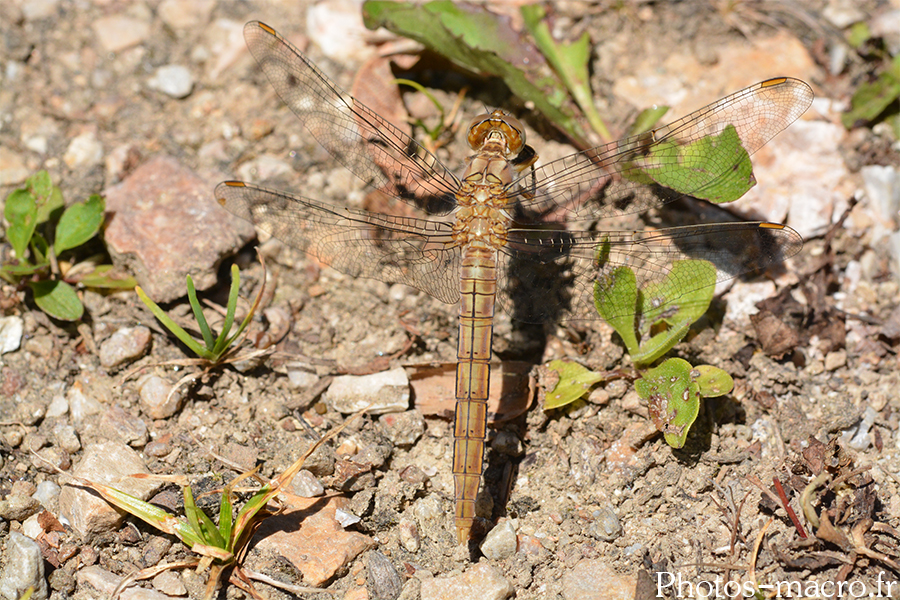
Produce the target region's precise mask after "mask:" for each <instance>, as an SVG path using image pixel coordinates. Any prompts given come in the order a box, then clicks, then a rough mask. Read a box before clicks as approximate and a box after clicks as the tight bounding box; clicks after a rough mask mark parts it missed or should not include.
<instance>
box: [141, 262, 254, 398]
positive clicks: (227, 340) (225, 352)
mask: <svg viewBox="0 0 900 600" xmlns="http://www.w3.org/2000/svg"><path fill="white" fill-rule="evenodd" d="M259 261H260V264H262V267H263V275H262V285H261V286H260V288H259V293H258V294H257V295H256V299H255V300H254V301H253V304H252V305H251V306H250V310H249V311H248V312H247V316H246V317H244V320H243V321H241V324H240V326H238V328H237V331H235V332H234V333H233V334H231V335H229V333H230V332H231V329H232V326H233V325H234V318H235V313H236V312H237V302H238V292H239V291H240V283H241V275H240V270H239V269H238V267H237V265H231V289H230V290H229V292H228V303H227V305H226V307H225V320H224V322H223V323H222V330H221V332H219V335H218V336H216V337H213V332H212V329H211V328H210V326H209V323H207V321H206V317H205V316H203V309H202V308H201V306H200V301H199V300H198V299H197V290H196V288H195V287H194V280H193V279H191V276H190V275H188V276H187V296H188V301H189V302H190V304H191V310H192V311H193V313H194V318H195V319H196V321H197V328H198V329H199V330H200V336H201V340H197V339H195V338H193V337H192V336H191V334H189V333H188V332H187V331H185V329H184V328H183V327H181V326H180V325H179V324H178V323H176V322H175V321H174V320H173V319H172V318H171V317H169V315H167V314H166V313H165V312H164V311H163V309H161V308H160V307H159V305H158V304H156V302H154V301H153V300H151V299H150V297H149V296H147V294H146V293H145V292H144V290H143V289H141V288H140V286H138V287H135V290H134V291H135V292H137V295H138V298H140V299H141V302H143V303H144V305H145V306H146V307H147V308H148V309H149V310H150V312H152V313H153V316H155V317H156V318H157V319H158V320H159V322H160V323H162V324H163V326H164V327H165V328H166V329H168V330H169V331H170V332H171V333H172V335H174V336H175V337H176V338H177V339H178V340H179V341H181V343H183V344H184V345H185V346H187V347H188V349H189V350H190V351H191V352H193V353H194V354H195V355H197V358H189V359H183V360H172V361H166V362H165V363H162V364H163V365H178V366H202V367H203V372H202V376H206V375H207V374H208V373H209V372H210V371H212V370H213V369H215V368H217V367H219V366H221V365H224V364H232V363H235V362H240V361H245V360H252V359H254V358H257V357H259V356H262V355H264V354H266V353H268V352H269V350H270V349H269V348H262V349H258V350H254V351H252V352H247V353H244V354H238V351H239V349H240V342H241V339H242V336H243V334H244V332H245V330H246V329H247V326H248V325H249V324H250V321H251V320H252V319H253V315H255V314H256V310H257V309H258V308H259V305H260V303H261V302H262V298H263V292H264V291H265V289H266V264H265V261H263V259H262V256H260V258H259ZM144 368H146V365H142V366H140V367H138V368H137V369H135V370H134V371H131V372H129V373H127V374H126V375H125V379H127V378H128V377H130V376H131V375H132V374H134V373H135V372H137V371H140V370H142V369H144ZM194 378H195V374H194V373H189V374H187V375H185V376H184V377H182V378H181V379H179V380H178V381H177V382H176V383H175V385H174V386H173V387H172V389H171V390H170V391H169V397H170V398H171V396H172V394H174V393H175V391H176V390H177V389H178V388H179V387H181V386H182V385H183V384H185V383H187V382H188V381H191V380H192V379H194Z"/></svg>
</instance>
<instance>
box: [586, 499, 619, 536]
mask: <svg viewBox="0 0 900 600" xmlns="http://www.w3.org/2000/svg"><path fill="white" fill-rule="evenodd" d="M591 516H593V517H594V522H593V523H591V524H590V525H589V526H588V533H589V534H590V535H592V536H593V537H595V538H597V539H599V540H603V541H604V542H611V541H613V540H615V539H616V538H617V537H619V536H620V535H622V524H621V523H620V522H619V516H618V515H617V514H616V511H614V510H613V508H612V507H611V506H604V507H603V508H600V509H597V510H595V511H593V513H591Z"/></svg>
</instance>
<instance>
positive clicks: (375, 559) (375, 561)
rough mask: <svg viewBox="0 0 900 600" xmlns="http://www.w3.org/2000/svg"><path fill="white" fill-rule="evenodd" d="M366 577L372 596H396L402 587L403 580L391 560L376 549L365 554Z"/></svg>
mask: <svg viewBox="0 0 900 600" xmlns="http://www.w3.org/2000/svg"><path fill="white" fill-rule="evenodd" d="M366 570H367V571H368V573H367V576H366V579H367V581H368V584H369V587H370V589H371V590H372V596H373V597H374V598H396V597H397V596H399V595H400V590H401V589H403V580H402V579H401V578H400V574H399V573H397V569H395V568H394V565H393V564H391V561H390V560H388V558H387V557H386V556H385V555H384V554H382V553H381V552H378V551H377V550H373V551H371V552H369V553H368V554H367V555H366Z"/></svg>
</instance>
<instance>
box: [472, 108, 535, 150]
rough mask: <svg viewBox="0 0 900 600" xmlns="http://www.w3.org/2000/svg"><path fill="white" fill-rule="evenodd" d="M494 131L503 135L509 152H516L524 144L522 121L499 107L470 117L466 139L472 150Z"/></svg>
mask: <svg viewBox="0 0 900 600" xmlns="http://www.w3.org/2000/svg"><path fill="white" fill-rule="evenodd" d="M494 132H496V133H499V134H501V135H502V136H503V137H504V139H505V140H506V148H507V150H508V151H509V152H510V154H518V153H519V152H520V151H521V150H522V148H523V147H524V146H525V127H524V126H523V125H522V122H521V121H519V120H518V119H517V118H515V117H513V116H512V115H509V114H507V113H505V112H504V111H502V110H499V109H498V110H495V111H494V112H492V113H490V114H487V113H485V114H483V115H478V116H477V117H475V118H474V119H472V122H471V123H469V129H468V135H467V136H466V141H467V142H468V143H469V146H470V147H471V148H472V149H473V150H478V149H479V148H481V147H482V146H483V145H484V142H485V140H486V139H487V138H488V137H489V136H490V135H491V134H492V133H494Z"/></svg>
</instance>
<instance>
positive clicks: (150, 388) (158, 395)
mask: <svg viewBox="0 0 900 600" xmlns="http://www.w3.org/2000/svg"><path fill="white" fill-rule="evenodd" d="M172 385H173V384H172V383H170V382H169V381H167V380H165V379H163V378H162V377H159V376H158V375H146V376H144V377H142V378H141V379H140V380H139V381H138V394H139V395H140V399H141V410H142V411H143V412H144V414H146V415H147V416H148V417H150V418H151V419H167V418H169V417H171V416H172V415H174V414H175V413H176V412H178V411H179V410H181V407H182V406H183V404H184V394H183V393H182V391H181V388H178V389H176V390H175V392H174V393H172V395H171V396H170V395H169V392H170V391H171V390H172Z"/></svg>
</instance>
